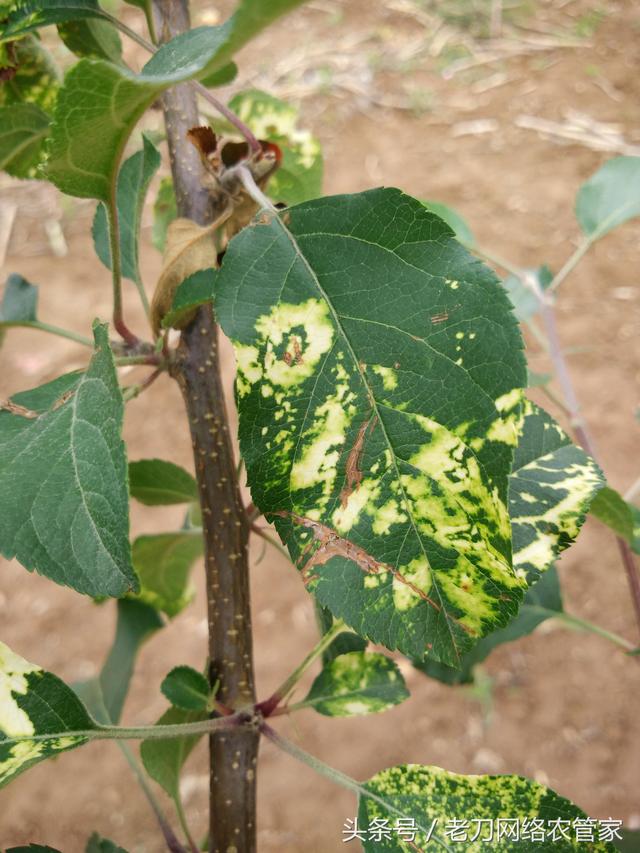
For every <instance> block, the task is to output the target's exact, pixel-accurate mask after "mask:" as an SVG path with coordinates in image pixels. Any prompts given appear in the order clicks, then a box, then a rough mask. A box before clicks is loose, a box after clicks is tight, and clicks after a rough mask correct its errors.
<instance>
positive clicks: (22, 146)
mask: <svg viewBox="0 0 640 853" xmlns="http://www.w3.org/2000/svg"><path fill="white" fill-rule="evenodd" d="M49 122H50V119H49V116H48V115H47V114H46V113H45V112H44V110H41V109H40V107H38V106H36V105H35V104H20V103H18V104H13V105H12V106H9V107H0V169H4V171H5V172H8V173H9V174H10V175H13V177H15V178H35V177H36V171H37V167H38V165H39V164H40V161H41V159H42V144H43V142H44V139H45V137H46V135H47V133H48V132H49Z"/></svg>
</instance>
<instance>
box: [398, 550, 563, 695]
mask: <svg viewBox="0 0 640 853" xmlns="http://www.w3.org/2000/svg"><path fill="white" fill-rule="evenodd" d="M562 612H563V609H562V593H561V590H560V579H559V578H558V571H557V569H556V567H555V566H551V568H549V569H547V571H546V572H544V574H543V575H542V576H541V577H540V580H539V581H537V583H535V584H534V585H533V586H531V587H529V589H528V590H527V594H526V595H525V597H524V601H523V602H522V607H521V608H520V610H519V611H518V615H517V616H516V617H515V619H513V620H512V621H511V622H509V624H508V625H506V626H505V627H504V628H499V629H498V630H497V631H493V633H491V634H489V635H488V636H487V637H483V638H482V639H481V640H480V641H479V642H478V643H477V644H476V645H475V646H474V647H473V648H472V649H471V651H470V652H467V653H466V654H465V655H463V657H462V660H461V662H460V668H459V669H454V667H452V666H447V665H446V664H444V663H440V662H439V661H434V660H431V659H430V658H429V656H427V657H426V658H425V659H424V661H414V666H415V667H416V668H417V669H419V670H420V671H421V672H424V674H425V675H428V676H429V677H430V678H437V679H438V681H442V682H443V683H444V684H470V683H472V682H473V680H474V668H475V667H476V666H477V665H478V664H480V663H482V661H483V660H486V658H487V657H488V656H489V655H490V654H491V652H492V651H493V650H494V649H495V648H496V647H497V646H500V645H502V644H503V643H512V642H513V641H514V640H519V639H520V637H526V636H527V635H528V634H531V633H532V632H533V631H535V629H536V628H537V627H538V625H540V624H541V623H542V622H544V621H545V620H546V619H552V618H553V617H554V616H558V615H559V614H561V613H562Z"/></svg>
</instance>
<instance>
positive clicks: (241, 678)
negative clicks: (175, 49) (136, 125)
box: [154, 0, 259, 853]
mask: <svg viewBox="0 0 640 853" xmlns="http://www.w3.org/2000/svg"><path fill="white" fill-rule="evenodd" d="M154 3H155V11H156V29H157V32H158V34H159V37H160V38H161V39H162V40H166V39H168V38H171V37H173V36H174V35H176V34H178V33H179V32H183V31H184V30H186V29H188V28H189V10H188V2H187V0H154ZM163 109H164V115H165V123H166V128H167V135H168V142H169V152H170V157H171V169H172V173H173V182H174V187H175V191H176V198H177V203H178V212H179V214H180V215H181V216H186V217H189V218H191V219H193V220H194V221H195V222H197V223H199V224H200V225H206V224H208V223H209V222H211V221H212V220H213V218H214V216H215V214H216V212H215V211H214V210H213V209H212V205H211V202H210V195H209V192H208V191H207V190H206V188H205V186H204V184H203V180H202V179H203V169H202V163H201V160H200V157H199V155H198V152H197V150H196V149H195V148H194V146H193V145H191V144H190V143H189V142H188V141H187V137H186V134H187V131H188V130H189V128H191V127H194V126H196V125H198V124H199V121H198V113H197V107H196V101H195V95H194V92H193V89H192V88H191V87H189V86H188V85H182V86H176V87H175V88H173V89H171V90H169V91H168V92H167V93H166V94H165V95H164V97H163ZM172 374H173V376H174V377H175V378H176V380H177V381H178V384H179V386H180V389H181V391H182V395H183V397H184V401H185V405H186V409H187V415H188V419H189V426H190V429H191V439H192V443H193V452H194V459H195V470H196V479H197V481H198V488H199V491H200V503H201V506H202V518H203V527H204V538H205V569H206V579H207V613H208V622H209V677H210V682H211V684H214V683H215V682H216V681H219V684H220V687H219V690H218V693H217V698H218V699H219V700H220V702H221V703H222V704H223V705H225V706H227V707H231V708H234V709H241V708H243V707H247V706H249V707H251V706H253V705H254V703H255V690H254V679H253V646H252V632H251V608H250V598H249V566H248V553H247V552H248V549H247V541H248V535H249V525H248V523H247V516H246V513H245V511H244V508H243V506H242V503H241V499H240V492H239V487H238V478H237V474H236V465H235V460H234V457H233V449H232V444H231V437H230V435H229V426H228V417H227V411H226V406H225V401H224V396H223V390H222V382H221V376H220V361H219V357H218V330H217V326H216V324H215V322H214V318H213V314H212V312H211V309H210V308H209V307H203V308H201V309H199V311H198V314H197V316H196V318H195V319H194V321H193V322H192V323H191V325H190V326H189V327H188V328H187V329H185V330H184V331H183V332H182V336H181V341H180V345H179V347H178V352H177V358H176V359H175V363H174V366H173V368H172ZM258 738H259V736H258V733H257V732H256V731H253V730H252V729H251V728H247V727H239V728H238V729H233V730H225V731H224V732H222V731H221V732H214V733H213V734H212V735H211V738H210V838H209V850H210V851H212V853H253V851H255V849H256V826H255V823H256V821H255V810H256V762H257V754H258Z"/></svg>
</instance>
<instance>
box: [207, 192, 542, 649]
mask: <svg viewBox="0 0 640 853" xmlns="http://www.w3.org/2000/svg"><path fill="white" fill-rule="evenodd" d="M287 217H288V221H289V223H290V225H289V227H290V230H287V228H286V227H285V225H284V224H283V222H282V221H281V220H280V219H279V218H276V217H270V218H269V217H267V216H266V215H263V216H262V217H261V218H260V220H259V222H258V223H256V224H254V225H253V226H252V227H249V228H247V229H244V230H243V231H242V232H241V233H240V234H239V235H238V236H237V237H235V238H234V239H233V240H232V241H231V243H230V245H229V248H228V250H227V252H226V254H225V257H224V260H223V263H222V266H221V268H220V270H219V271H218V274H217V276H216V313H217V316H218V318H219V320H220V323H221V324H222V327H223V329H224V331H225V332H226V334H227V335H228V336H229V337H230V338H231V339H232V341H233V343H234V347H235V350H236V358H237V361H238V380H237V394H238V406H239V412H240V442H241V449H242V455H243V458H244V460H245V463H246V467H247V474H248V482H249V485H250V487H251V493H252V497H253V500H254V502H255V504H256V505H257V506H258V507H259V508H260V509H261V511H262V512H264V513H266V514H267V516H268V517H269V518H273V520H274V521H275V524H276V527H277V528H278V532H279V534H280V536H281V538H282V539H283V541H284V542H285V543H286V544H287V546H288V547H289V550H290V553H291V555H292V557H293V560H294V562H295V563H297V564H298V565H299V566H300V568H301V569H302V572H303V578H304V580H305V582H306V584H307V586H308V588H309V589H310V590H311V591H313V592H314V594H315V595H316V598H317V599H318V601H319V602H320V603H321V604H322V605H324V606H326V607H328V608H329V609H330V610H331V611H332V612H333V614H334V616H336V617H337V618H342V619H344V620H345V622H346V623H347V624H348V625H350V626H351V627H352V628H353V629H354V630H355V631H356V632H357V633H358V634H360V635H362V636H364V637H367V638H368V639H370V640H372V641H373V642H376V643H382V644H384V645H385V646H386V647H387V648H389V649H395V648H398V649H400V650H401V651H403V652H404V653H405V654H407V655H409V656H410V657H419V656H422V655H423V654H424V653H425V651H426V650H427V649H429V650H430V654H432V655H433V656H434V657H436V658H438V659H440V660H442V661H443V662H445V663H449V664H451V665H456V664H457V663H458V661H459V660H460V657H461V656H462V655H463V654H464V652H465V651H467V650H468V649H469V648H471V647H472V646H473V645H474V643H475V642H477V640H478V639H479V638H480V637H481V636H484V635H486V634H488V633H490V632H491V631H492V630H495V629H496V628H498V627H501V626H503V625H505V624H506V623H507V622H508V621H509V619H510V618H511V617H512V616H513V615H514V614H515V613H516V611H517V609H518V605H519V603H520V601H521V600H522V597H523V590H524V581H523V579H521V578H519V577H517V576H516V574H515V573H514V571H513V569H512V566H511V541H510V528H509V516H508V510H507V486H508V475H509V471H510V468H511V461H512V454H513V448H514V445H515V443H516V441H517V435H518V425H519V419H520V414H519V412H520V404H521V392H520V390H519V389H520V387H521V386H523V385H524V384H525V382H526V370H525V365H524V360H523V357H522V351H521V348H522V342H521V338H520V334H519V331H518V328H517V324H516V322H515V319H514V318H513V316H512V314H511V312H510V309H509V306H508V302H507V298H506V295H505V294H504V291H503V290H502V289H501V287H500V285H499V283H498V282H497V280H496V279H495V277H494V276H493V274H492V273H491V272H490V271H489V270H488V269H487V268H486V267H484V266H483V265H482V264H481V263H480V262H479V261H477V260H476V259H474V258H472V257H471V256H470V255H469V254H468V253H467V252H466V251H465V250H464V249H463V247H462V246H461V245H460V244H459V243H458V242H457V241H456V240H455V239H453V236H452V232H451V231H450V229H449V228H448V226H447V225H446V224H445V223H444V222H442V220H440V219H439V218H438V217H436V216H434V215H433V214H432V213H430V212H428V211H426V210H425V209H424V207H423V205H422V204H421V203H420V202H418V201H416V200H415V199H412V198H410V197H408V196H406V195H404V194H403V193H401V192H400V191H399V190H395V189H381V190H372V191H370V192H366V193H361V194H358V195H352V196H337V197H333V198H325V199H322V200H318V201H314V202H310V203H308V204H304V205H299V206H297V207H294V208H291V209H290V210H289V211H288V212H287Z"/></svg>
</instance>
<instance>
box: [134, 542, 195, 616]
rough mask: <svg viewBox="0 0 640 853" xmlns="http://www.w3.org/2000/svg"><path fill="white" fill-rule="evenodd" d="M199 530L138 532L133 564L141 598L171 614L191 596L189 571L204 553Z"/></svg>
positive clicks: (186, 602)
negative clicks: (141, 533) (139, 534)
mask: <svg viewBox="0 0 640 853" xmlns="http://www.w3.org/2000/svg"><path fill="white" fill-rule="evenodd" d="M203 549H204V543H203V539H202V532H201V531H199V530H194V531H189V530H183V531H178V532H176V533H160V534H158V535H156V536H139V537H138V538H137V539H136V541H135V542H134V543H133V565H134V566H135V569H136V572H137V573H138V576H139V578H140V585H141V590H140V596H139V598H140V600H141V601H144V602H146V603H147V604H150V605H151V606H152V607H155V608H156V609H157V610H162V611H163V612H164V613H166V614H167V616H169V617H170V618H171V617H173V616H175V615H176V614H178V613H179V612H180V611H181V610H182V609H183V608H184V607H186V605H187V604H188V603H189V601H190V600H191V597H192V596H191V593H190V592H189V588H188V582H189V572H190V570H191V566H192V565H193V563H194V562H195V561H196V560H197V559H198V557H200V556H201V555H202V552H203Z"/></svg>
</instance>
